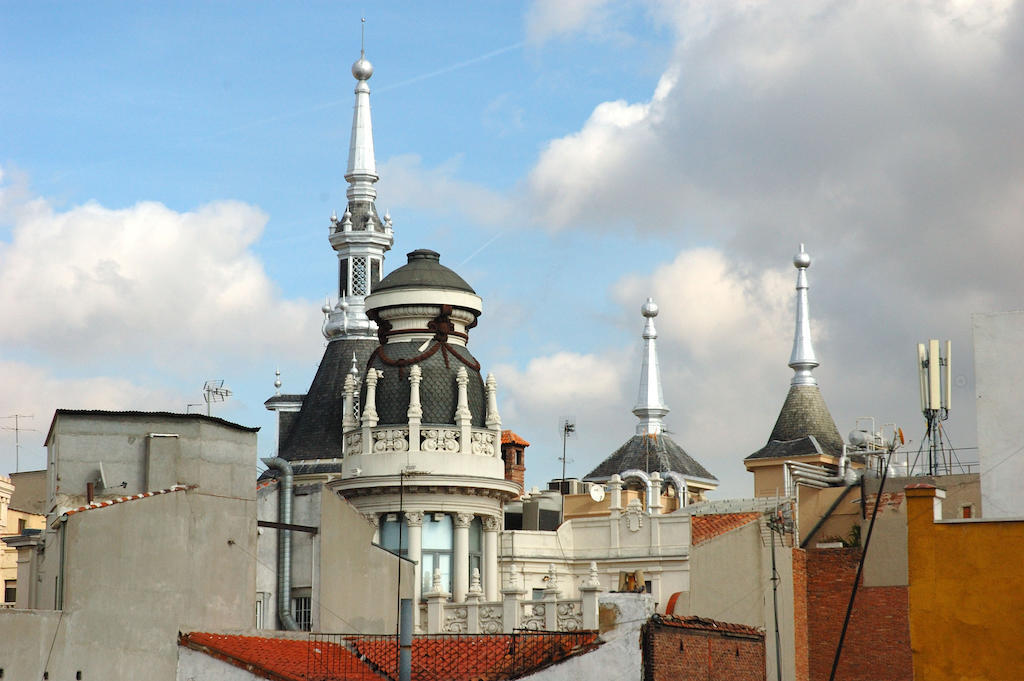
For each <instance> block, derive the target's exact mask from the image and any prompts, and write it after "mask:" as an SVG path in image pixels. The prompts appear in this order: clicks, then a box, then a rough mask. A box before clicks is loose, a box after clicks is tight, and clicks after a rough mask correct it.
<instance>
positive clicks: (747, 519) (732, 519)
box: [690, 513, 761, 546]
mask: <svg viewBox="0 0 1024 681" xmlns="http://www.w3.org/2000/svg"><path fill="white" fill-rule="evenodd" d="M760 517H761V514H760V513H719V514H715V515H695V516H693V517H692V518H691V519H690V544H691V545H693V546H696V545H697V544H700V543H702V542H706V541H707V540H709V539H713V538H714V537H717V536H718V535H720V534H725V533H726V532H729V531H731V530H735V529H736V528H738V527H743V526H744V525H746V524H747V523H752V522H754V521H755V520H757V519H758V518H760Z"/></svg>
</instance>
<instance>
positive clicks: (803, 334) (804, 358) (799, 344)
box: [789, 244, 818, 385]
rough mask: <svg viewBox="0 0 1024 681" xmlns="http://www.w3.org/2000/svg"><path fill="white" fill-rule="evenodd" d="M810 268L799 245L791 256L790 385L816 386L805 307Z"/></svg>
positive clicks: (806, 256)
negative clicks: (793, 308)
mask: <svg viewBox="0 0 1024 681" xmlns="http://www.w3.org/2000/svg"><path fill="white" fill-rule="evenodd" d="M810 266H811V256H810V254H809V253H807V251H805V250H804V245H803V244H800V252H799V253H797V254H796V255H794V256H793V267H795V268H796V270H797V275H796V330H795V331H794V332H793V352H792V353H791V354H790V356H789V366H790V367H791V368H792V369H793V371H794V374H793V380H792V381H790V385H818V381H817V379H815V378H814V376H813V375H812V374H811V372H812V371H813V370H814V368H815V367H816V366H818V359H817V357H815V356H814V346H813V345H811V318H810V313H809V311H808V307H807V268H808V267H810Z"/></svg>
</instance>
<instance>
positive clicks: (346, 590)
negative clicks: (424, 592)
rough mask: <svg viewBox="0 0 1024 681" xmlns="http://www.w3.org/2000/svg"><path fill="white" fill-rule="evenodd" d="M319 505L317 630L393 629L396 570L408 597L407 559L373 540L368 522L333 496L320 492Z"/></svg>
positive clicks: (385, 631) (411, 578)
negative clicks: (319, 551) (318, 625)
mask: <svg viewBox="0 0 1024 681" xmlns="http://www.w3.org/2000/svg"><path fill="white" fill-rule="evenodd" d="M320 508H321V515H320V521H319V525H320V546H321V554H320V564H321V566H322V568H321V570H320V591H319V595H320V596H319V607H318V608H317V609H318V610H319V623H320V631H326V632H339V633H360V634H393V633H395V630H396V626H397V621H398V620H397V605H396V604H397V601H398V598H399V596H398V581H399V570H401V583H402V589H401V592H402V596H401V597H402V598H412V597H413V587H414V579H415V578H414V572H413V563H411V562H410V561H408V560H404V559H401V558H399V557H398V556H396V555H395V554H393V553H391V552H390V551H385V550H384V549H382V548H380V547H379V546H376V545H374V544H373V533H374V529H373V525H371V524H370V523H369V522H368V521H367V520H366V518H364V517H363V516H362V514H361V513H359V511H357V510H356V509H355V507H354V506H352V504H350V503H349V502H347V501H345V500H344V499H342V498H340V497H339V496H338V495H336V494H333V493H330V492H326V493H324V494H323V495H322V496H321V504H320ZM370 594H372V596H371V595H370Z"/></svg>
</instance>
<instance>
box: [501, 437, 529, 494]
mask: <svg viewBox="0 0 1024 681" xmlns="http://www.w3.org/2000/svg"><path fill="white" fill-rule="evenodd" d="M529 446H530V443H529V442H527V441H526V440H524V439H523V438H521V437H519V436H518V435H516V434H515V433H513V432H512V431H511V430H503V431H501V460H502V461H504V462H505V479H506V480H511V481H512V482H514V483H516V484H517V485H519V489H520V490H522V489H524V485H525V483H526V454H525V453H524V451H525V450H526V448H527V447H529Z"/></svg>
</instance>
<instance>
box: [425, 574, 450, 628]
mask: <svg viewBox="0 0 1024 681" xmlns="http://www.w3.org/2000/svg"><path fill="white" fill-rule="evenodd" d="M449 596H451V594H450V593H448V592H447V591H445V590H444V587H442V586H441V570H439V569H435V570H434V579H433V587H432V588H431V589H430V591H428V592H427V593H426V597H427V633H428V634H440V633H441V631H442V630H443V629H444V604H445V601H447V600H448V597H449Z"/></svg>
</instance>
